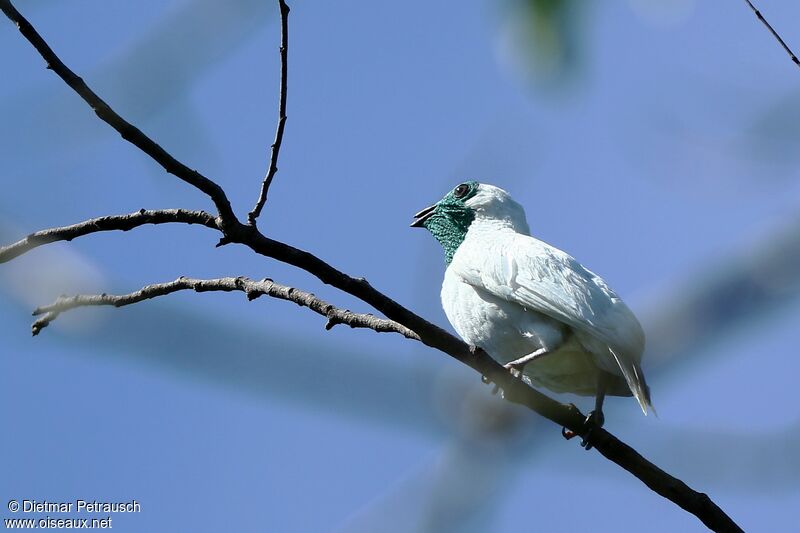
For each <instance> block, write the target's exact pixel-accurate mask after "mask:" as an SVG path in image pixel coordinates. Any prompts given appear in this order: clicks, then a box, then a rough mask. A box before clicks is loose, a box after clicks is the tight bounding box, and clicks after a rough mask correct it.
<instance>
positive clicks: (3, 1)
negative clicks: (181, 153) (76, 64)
mask: <svg viewBox="0 0 800 533" xmlns="http://www.w3.org/2000/svg"><path fill="white" fill-rule="evenodd" d="M0 10H2V11H3V13H5V15H6V16H7V17H8V18H9V19H10V20H11V21H12V22H14V23H15V24H16V25H17V28H18V29H19V31H20V33H21V34H22V36H23V37H25V38H26V39H27V40H28V41H29V42H30V43H31V44H32V45H33V47H34V48H35V49H36V51H37V52H39V54H40V55H41V56H42V58H43V59H44V60H45V62H46V63H47V68H48V69H50V70H52V71H53V72H55V73H56V74H58V76H59V77H60V78H61V79H62V80H64V82H65V83H66V84H67V85H69V86H70V88H72V90H73V91H75V92H76V93H78V95H79V96H80V97H81V98H83V100H84V101H85V102H86V103H87V104H89V106H90V107H91V108H92V109H93V110H94V112H95V113H96V114H97V116H98V117H100V120H102V121H103V122H105V123H106V124H108V125H109V126H111V127H112V128H114V129H115V130H117V132H118V133H119V134H120V135H121V136H122V138H123V139H125V140H126V141H128V142H130V143H131V144H133V145H134V146H136V147H137V148H139V149H140V150H141V151H142V152H144V153H145V154H147V155H149V156H150V157H151V158H152V159H153V160H154V161H155V162H156V163H158V164H159V165H161V166H162V167H164V170H166V171H167V172H169V173H170V174H172V175H174V176H176V177H177V178H179V179H181V180H183V181H185V182H186V183H188V184H189V185H192V186H194V187H196V188H197V189H199V190H200V191H202V192H204V193H205V194H206V195H208V196H209V197H210V198H211V200H212V201H213V202H214V205H215V206H216V207H217V211H218V213H219V217H220V226H221V227H222V228H225V227H226V226H227V225H228V224H229V223H233V222H235V221H236V215H235V214H234V213H233V209H232V208H231V204H230V202H229V201H228V197H227V196H226V195H225V191H223V190H222V187H220V186H219V185H217V184H216V183H215V182H214V181H212V180H210V179H208V178H207V177H205V176H203V175H202V174H200V173H199V172H198V171H196V170H192V169H190V168H189V167H187V166H186V165H184V164H183V163H181V162H180V161H178V160H177V159H175V158H174V157H173V156H172V155H171V154H169V153H168V152H167V151H166V150H164V149H163V148H162V147H161V146H159V145H158V144H157V143H156V142H155V141H153V140H152V139H151V138H150V137H148V136H147V135H145V134H144V133H143V132H142V131H141V130H140V129H139V128H137V127H136V126H134V125H132V124H131V123H130V122H128V121H126V120H125V119H123V118H122V117H121V116H119V115H118V114H117V113H116V111H114V110H113V109H111V107H109V105H108V104H106V103H105V101H103V100H102V99H101V98H100V97H99V96H97V94H95V92H94V91H92V90H91V89H90V88H89V86H88V85H86V83H85V82H84V81H83V79H81V78H80V77H79V76H78V75H76V74H75V73H74V72H73V71H72V70H70V69H69V67H67V66H66V65H65V64H64V63H63V62H62V61H61V59H59V58H58V56H57V55H56V54H55V52H53V50H52V49H51V48H50V46H49V45H48V44H47V43H46V42H45V41H44V39H42V37H41V35H39V33H38V32H37V31H36V30H35V29H34V27H33V26H31V24H30V22H28V20H27V19H26V18H25V17H23V16H22V14H20V12H19V11H17V9H16V8H15V7H14V6H13V5H12V4H11V2H10V1H9V0H0Z"/></svg>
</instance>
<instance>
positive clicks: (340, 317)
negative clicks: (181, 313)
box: [31, 277, 419, 340]
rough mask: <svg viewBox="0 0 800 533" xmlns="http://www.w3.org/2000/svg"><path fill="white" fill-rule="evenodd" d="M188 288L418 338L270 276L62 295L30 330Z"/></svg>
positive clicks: (329, 324)
mask: <svg viewBox="0 0 800 533" xmlns="http://www.w3.org/2000/svg"><path fill="white" fill-rule="evenodd" d="M188 289H191V290H193V291H195V292H210V291H223V292H232V291H241V292H243V293H245V294H246V295H247V299H248V300H255V299H256V298H258V297H259V296H263V295H266V296H270V297H272V298H278V299H280V300H286V301H289V302H294V303H296V304H297V305H300V306H303V307H308V308H309V309H311V310H312V311H314V312H315V313H317V314H319V315H322V316H324V317H325V318H327V319H328V322H327V323H326V324H325V329H331V328H332V327H333V326H335V325H337V324H346V325H348V326H350V327H351V328H367V329H371V330H374V331H377V332H381V333H399V334H400V335H403V336H404V337H406V338H409V339H413V340H419V336H418V335H417V334H416V333H414V332H413V331H411V330H410V329H408V328H406V327H404V326H402V325H400V324H398V323H397V322H394V321H392V320H386V319H383V318H378V317H376V316H373V315H370V314H363V313H353V312H351V311H347V310H345V309H340V308H338V307H336V306H334V305H332V304H329V303H328V302H326V301H324V300H322V299H320V298H317V297H316V296H314V295H313V294H311V293H310V292H306V291H302V290H299V289H295V288H293V287H287V286H285V285H280V284H278V283H275V282H274V281H272V280H271V279H264V280H261V281H253V280H251V279H249V278H245V277H238V278H217V279H193V278H185V277H180V278H178V279H176V280H175V281H171V282H169V283H157V284H153V285H148V286H146V287H144V288H142V289H140V290H138V291H136V292H132V293H129V294H123V295H118V296H115V295H110V294H92V295H78V296H62V297H60V298H58V300H56V301H55V302H53V303H52V304H50V305H45V306H42V307H39V308H37V309H36V310H34V312H33V314H34V316H39V315H43V316H42V317H41V318H39V319H38V320H37V321H36V322H34V324H33V326H32V327H31V330H32V333H33V334H34V335H38V334H39V332H40V331H41V330H42V329H44V328H45V327H47V326H48V324H50V322H52V321H53V320H55V319H56V318H58V315H59V314H61V313H63V312H64V311H68V310H70V309H75V308H76V307H89V306H98V305H110V306H114V307H124V306H126V305H131V304H135V303H139V302H141V301H143V300H149V299H151V298H157V297H159V296H165V295H167V294H171V293H173V292H178V291H183V290H188Z"/></svg>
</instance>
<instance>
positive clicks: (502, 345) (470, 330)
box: [411, 181, 652, 444]
mask: <svg viewBox="0 0 800 533" xmlns="http://www.w3.org/2000/svg"><path fill="white" fill-rule="evenodd" d="M411 226H412V227H424V228H426V229H428V230H429V231H430V232H431V233H432V234H433V236H434V237H436V240H438V241H439V243H440V244H441V245H442V247H443V248H444V252H445V260H446V262H447V270H446V271H445V274H444V282H443V283H442V293H441V297H442V307H444V312H445V314H446V315H447V318H448V320H449V321H450V323H451V324H452V325H453V328H454V329H455V330H456V332H457V333H458V334H459V335H460V336H461V338H462V339H463V340H464V341H465V342H466V343H468V344H471V345H473V346H477V347H480V348H482V349H483V350H485V351H486V352H487V353H488V354H489V355H491V356H492V357H493V358H494V359H495V360H497V361H498V362H500V363H504V364H505V366H506V367H507V368H509V369H510V370H511V371H512V372H515V373H520V372H521V377H522V379H523V380H525V381H526V382H527V383H529V384H531V385H539V386H543V387H546V388H548V389H550V390H552V391H554V392H571V393H574V394H579V395H583V396H591V395H594V396H595V398H596V400H595V410H594V411H593V413H592V414H590V417H591V418H592V419H593V422H594V423H595V424H597V425H600V426H602V424H603V415H602V408H603V399H604V398H605V395H606V394H610V395H613V396H631V395H633V396H634V397H635V398H636V400H637V401H638V402H639V405H640V406H641V408H642V411H643V412H644V413H645V414H647V410H648V408H651V409H652V404H651V401H650V389H649V387H648V386H647V383H646V382H645V378H644V374H643V373H642V368H641V366H640V363H641V358H642V352H643V351H644V332H643V331H642V327H641V325H640V324H639V321H638V320H637V319H636V317H635V316H634V314H633V312H631V310H630V309H629V308H628V306H627V305H625V303H624V302H623V301H622V299H620V297H619V296H617V294H616V293H615V292H614V291H612V290H611V289H610V288H609V287H608V285H607V284H606V282H605V281H604V280H603V279H602V278H601V277H600V276H598V275H597V274H595V273H594V272H592V271H590V270H589V269H587V268H585V267H584V266H583V265H581V264H580V263H578V262H577V261H576V260H575V259H573V258H572V257H571V256H570V255H568V254H567V253H565V252H562V251H561V250H559V249H558V248H554V247H553V246H550V245H549V244H547V243H545V242H542V241H540V240H538V239H535V238H533V237H531V236H530V234H529V229H528V223H527V221H526V220H525V211H524V210H523V208H522V206H521V205H519V204H518V203H517V202H515V201H514V200H512V199H511V196H510V195H509V194H508V193H507V192H506V191H504V190H503V189H500V188H499V187H495V186H494V185H488V184H486V183H478V182H476V181H467V182H464V183H462V184H460V185H458V186H457V187H456V188H455V189H453V190H452V191H450V192H449V193H447V195H445V197H444V198H442V199H441V200H440V201H439V202H437V203H436V204H434V205H432V206H430V207H428V208H426V209H423V210H422V211H420V212H419V213H417V214H416V215H415V217H414V221H413V223H412V224H411ZM584 444H585V443H584Z"/></svg>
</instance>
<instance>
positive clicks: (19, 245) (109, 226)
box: [0, 209, 219, 263]
mask: <svg viewBox="0 0 800 533" xmlns="http://www.w3.org/2000/svg"><path fill="white" fill-rule="evenodd" d="M168 223H183V224H202V225H203V226H206V227H208V228H211V229H219V226H217V223H216V221H215V220H214V217H213V216H212V215H210V214H208V213H206V212H205V211H187V210H186V209H161V210H157V211H147V210H145V209H141V210H139V211H136V212H135V213H130V214H127V215H112V216H105V217H99V218H92V219H89V220H84V221H83V222H79V223H77V224H72V225H71V226H62V227H58V228H50V229H45V230H41V231H37V232H36V233H31V234H30V235H28V236H27V237H25V238H24V239H21V240H19V241H17V242H15V243H13V244H9V245H8V246H2V247H0V263H5V262H7V261H11V260H12V259H14V258H15V257H18V256H20V255H22V254H24V253H27V252H29V251H30V250H32V249H34V248H38V247H39V246H42V245H43V244H50V243H51V242H56V241H71V240H72V239H74V238H76V237H83V236H84V235H88V234H90V233H97V232H100V231H115V230H119V231H128V230H131V229H133V228H137V227H139V226H144V225H145V224H168Z"/></svg>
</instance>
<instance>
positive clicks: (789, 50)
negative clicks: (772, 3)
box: [744, 0, 800, 67]
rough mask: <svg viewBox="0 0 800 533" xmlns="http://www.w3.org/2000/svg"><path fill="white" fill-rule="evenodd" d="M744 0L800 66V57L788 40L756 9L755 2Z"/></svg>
mask: <svg viewBox="0 0 800 533" xmlns="http://www.w3.org/2000/svg"><path fill="white" fill-rule="evenodd" d="M744 1H745V2H747V5H748V6H750V9H752V10H753V13H755V14H756V17H758V20H760V21H761V22H762V23H763V24H764V26H766V27H767V29H768V30H769V31H770V33H771V34H772V36H773V37H775V39H777V41H778V42H779V43H780V45H781V46H782V47H783V49H784V50H786V53H787V54H789V57H790V58H792V61H794V64H795V65H797V66H798V67H800V59H797V56H796V55H794V52H792V49H791V48H789V46H788V45H787V44H786V42H785V41H784V40H783V38H781V36H780V35H778V32H777V31H775V28H773V27H772V25H771V24H770V23H769V22H767V19H765V18H764V15H762V14H761V11H759V10H758V9H756V6H754V5H753V2H751V1H750V0H744Z"/></svg>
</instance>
